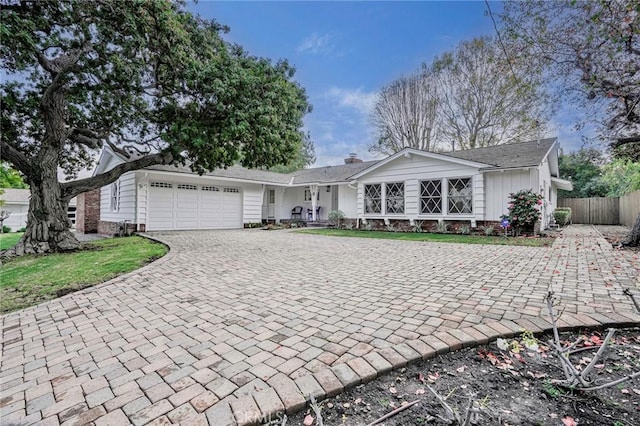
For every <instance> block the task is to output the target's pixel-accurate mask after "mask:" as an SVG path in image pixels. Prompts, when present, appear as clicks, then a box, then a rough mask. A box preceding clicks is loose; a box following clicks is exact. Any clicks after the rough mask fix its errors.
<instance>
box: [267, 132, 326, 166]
mask: <svg viewBox="0 0 640 426" xmlns="http://www.w3.org/2000/svg"><path fill="white" fill-rule="evenodd" d="M315 162H316V148H315V146H314V144H313V141H312V140H311V135H310V134H309V133H308V132H307V133H305V134H304V135H303V138H302V141H301V143H300V146H299V147H298V149H297V150H296V152H295V153H294V155H293V157H292V158H291V159H290V160H289V162H288V163H287V164H284V165H282V164H279V165H277V166H274V167H271V168H270V169H269V170H271V171H272V172H278V173H292V172H295V171H297V170H301V169H303V168H305V167H307V166H310V165H312V164H313V163H315Z"/></svg>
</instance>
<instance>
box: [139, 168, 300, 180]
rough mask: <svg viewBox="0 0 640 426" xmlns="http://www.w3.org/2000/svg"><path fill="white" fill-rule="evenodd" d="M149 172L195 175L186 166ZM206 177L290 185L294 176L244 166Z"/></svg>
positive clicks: (218, 170)
mask: <svg viewBox="0 0 640 426" xmlns="http://www.w3.org/2000/svg"><path fill="white" fill-rule="evenodd" d="M147 169H148V170H161V171H166V172H174V173H187V174H194V172H193V171H191V169H190V168H189V167H185V166H165V165H157V166H150V167H147ZM204 176H213V177H222V178H231V179H244V180H255V181H258V182H272V183H289V182H290V181H291V176H292V175H287V174H282V173H275V172H269V171H267V170H259V169H247V168H245V167H242V166H231V167H229V168H226V169H216V170H214V171H212V172H209V173H205V174H204Z"/></svg>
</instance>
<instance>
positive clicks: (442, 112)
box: [370, 37, 554, 154]
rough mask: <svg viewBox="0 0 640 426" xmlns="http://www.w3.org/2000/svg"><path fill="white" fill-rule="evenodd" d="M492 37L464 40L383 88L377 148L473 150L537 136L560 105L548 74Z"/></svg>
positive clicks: (375, 118)
mask: <svg viewBox="0 0 640 426" xmlns="http://www.w3.org/2000/svg"><path fill="white" fill-rule="evenodd" d="M505 49H506V47H504V46H501V45H499V44H498V43H497V42H496V41H495V40H493V39H492V38H490V37H480V38H474V39H472V40H469V41H463V42H461V43H460V44H459V45H458V46H457V47H456V48H455V49H454V50H452V51H449V52H445V53H443V54H441V55H439V56H437V57H436V58H434V60H433V61H432V62H431V63H425V64H423V66H422V69H421V70H419V71H417V72H415V73H412V74H410V75H409V76H405V77H401V78H399V79H396V80H394V81H393V82H391V83H390V84H388V85H386V86H384V87H383V88H382V89H381V90H380V94H379V96H378V100H377V102H376V105H375V108H374V111H373V114H372V120H373V123H374V126H375V128H376V130H377V137H376V141H375V142H374V143H373V144H372V146H371V148H370V150H371V151H373V152H378V153H383V154H391V153H393V152H397V151H399V150H401V149H403V148H405V147H412V148H416V149H422V150H427V151H437V150H451V149H452V148H454V149H470V148H479V147H484V146H493V145H499V144H502V143H506V142H514V141H524V140H531V139H535V138H536V137H538V136H539V135H540V134H542V133H544V131H545V128H546V123H547V121H548V119H549V115H550V112H551V111H552V109H553V108H552V107H553V105H554V103H553V102H549V99H548V97H547V96H546V92H545V91H544V90H543V84H542V81H541V79H540V74H539V73H537V72H536V70H535V69H531V68H530V67H529V66H528V64H527V63H526V62H518V61H511V59H510V57H509V56H508V55H507V53H508V51H505Z"/></svg>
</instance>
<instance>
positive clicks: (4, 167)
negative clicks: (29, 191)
mask: <svg viewBox="0 0 640 426" xmlns="http://www.w3.org/2000/svg"><path fill="white" fill-rule="evenodd" d="M28 187H29V185H27V184H26V183H25V182H24V180H23V179H22V176H20V172H18V171H17V170H15V169H13V168H11V166H9V165H8V164H7V163H5V162H0V188H28Z"/></svg>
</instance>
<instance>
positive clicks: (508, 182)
mask: <svg viewBox="0 0 640 426" xmlns="http://www.w3.org/2000/svg"><path fill="white" fill-rule="evenodd" d="M484 185H485V188H486V199H485V220H496V221H497V220H500V216H502V215H503V214H506V213H507V206H508V204H509V194H510V193H512V192H517V191H520V190H522V189H531V173H530V172H529V170H505V171H502V172H501V171H497V172H488V173H485V174H484Z"/></svg>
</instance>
